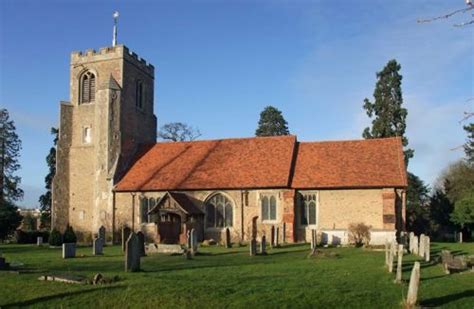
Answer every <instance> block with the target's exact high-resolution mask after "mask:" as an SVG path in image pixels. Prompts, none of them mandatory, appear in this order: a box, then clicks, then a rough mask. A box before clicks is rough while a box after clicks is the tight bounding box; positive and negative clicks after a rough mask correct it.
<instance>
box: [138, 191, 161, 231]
mask: <svg viewBox="0 0 474 309" xmlns="http://www.w3.org/2000/svg"><path fill="white" fill-rule="evenodd" d="M159 199H160V198H159V197H153V196H152V197H146V196H141V197H140V198H139V202H138V204H139V205H140V208H139V210H140V212H139V218H140V224H142V225H146V224H150V223H154V222H150V221H151V215H149V214H148V212H149V211H150V210H151V209H152V208H153V207H155V205H156V203H157V202H158V201H159ZM152 200H153V203H151V201H152ZM145 201H146V204H147V205H146V206H147V207H146V212H147V214H146V216H147V220H146V221H145V220H143V218H144V213H143V211H144V205H143V203H144V202H145Z"/></svg>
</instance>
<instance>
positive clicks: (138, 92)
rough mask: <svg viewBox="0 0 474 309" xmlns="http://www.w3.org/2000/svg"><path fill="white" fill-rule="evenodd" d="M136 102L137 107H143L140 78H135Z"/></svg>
mask: <svg viewBox="0 0 474 309" xmlns="http://www.w3.org/2000/svg"><path fill="white" fill-rule="evenodd" d="M135 96H136V98H135V99H136V102H135V104H136V105H137V107H138V108H143V82H142V81H141V80H137V88H136V94H135Z"/></svg>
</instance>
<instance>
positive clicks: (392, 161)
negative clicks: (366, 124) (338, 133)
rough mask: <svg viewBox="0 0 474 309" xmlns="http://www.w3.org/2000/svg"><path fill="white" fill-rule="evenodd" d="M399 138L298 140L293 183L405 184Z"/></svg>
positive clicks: (341, 185)
mask: <svg viewBox="0 0 474 309" xmlns="http://www.w3.org/2000/svg"><path fill="white" fill-rule="evenodd" d="M406 186H407V180H406V172H405V163H404V157H403V147H402V144H401V139H400V138H380V139H369V140H353V141H329V142H311V143H299V145H298V152H297V159H296V164H295V170H294V176H293V181H292V187H293V188H298V189H304V188H363V187H406Z"/></svg>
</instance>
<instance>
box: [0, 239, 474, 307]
mask: <svg viewBox="0 0 474 309" xmlns="http://www.w3.org/2000/svg"><path fill="white" fill-rule="evenodd" d="M441 249H449V250H452V251H453V253H454V254H474V244H473V243H470V244H450V243H433V244H432V249H431V254H432V257H433V259H434V260H436V258H437V256H438V255H439V253H440V251H441ZM0 251H1V252H2V254H3V256H4V257H6V259H7V261H8V262H14V263H16V262H19V263H23V264H24V265H23V267H22V268H23V269H24V270H25V273H20V274H14V273H10V272H5V271H0V308H11V307H20V306H33V307H44V308H46V307H47V308H50V307H81V308H97V307H108V308H123V307H127V308H138V307H140V308H143V307H150V308H151V307H159V308H164V307H168V308H169V307H171V308H178V307H179V308H182V307H187V308H223V307H233V308H261V307H264V308H276V307H296V308H299V307H306V308H307V307H316V306H317V307H320V308H326V307H330V308H334V307H337V308H344V307H345V308H400V307H401V306H402V299H403V297H404V296H405V295H406V292H407V286H408V284H407V282H405V283H403V284H401V285H400V284H395V283H393V280H394V278H395V274H389V273H388V272H387V271H386V270H385V268H384V259H385V258H384V253H383V252H375V251H371V250H365V249H356V248H324V249H323V248H322V249H321V255H320V256H319V257H316V258H308V253H309V251H310V250H309V245H306V244H301V245H288V246H285V247H283V248H279V249H269V254H268V255H267V256H254V257H250V256H249V254H248V247H242V248H232V249H225V248H222V247H207V248H201V249H200V251H201V254H200V255H198V256H196V257H194V259H193V260H185V258H184V257H183V256H169V255H151V256H147V257H144V258H142V265H141V266H142V269H143V270H142V271H141V272H138V273H125V272H124V271H123V268H124V262H123V261H124V258H123V254H122V251H121V248H120V247H119V246H113V247H111V246H108V247H105V248H104V255H103V256H100V257H95V256H92V255H91V254H92V248H90V247H80V248H79V249H78V251H77V255H78V256H80V255H84V257H77V258H74V259H68V260H63V259H61V250H60V249H50V248H47V247H42V248H38V247H36V246H34V245H13V244H9V245H0ZM415 260H417V258H415V257H414V256H411V255H408V256H407V255H406V256H404V267H403V279H404V280H405V281H408V279H409V276H410V271H411V267H412V266H413V262H414V261H415ZM26 270H27V271H26ZM99 272H100V273H102V274H103V275H104V276H106V277H110V276H114V275H118V276H119V277H120V280H119V281H118V282H115V283H112V284H109V285H97V286H93V285H75V284H65V283H59V282H49V281H48V282H45V281H39V280H37V278H38V277H39V276H41V275H43V274H76V275H85V276H88V277H92V276H93V275H94V274H96V273H99ZM418 299H419V304H420V305H422V306H427V307H434V306H440V307H443V308H473V307H474V272H465V273H457V274H452V275H445V274H444V272H443V271H442V267H441V265H440V264H435V263H433V262H432V263H425V262H421V286H420V290H419V294H418Z"/></svg>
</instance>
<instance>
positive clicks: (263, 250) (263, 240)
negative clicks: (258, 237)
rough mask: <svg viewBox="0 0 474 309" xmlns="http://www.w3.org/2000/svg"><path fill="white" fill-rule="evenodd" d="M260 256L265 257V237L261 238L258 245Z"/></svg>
mask: <svg viewBox="0 0 474 309" xmlns="http://www.w3.org/2000/svg"><path fill="white" fill-rule="evenodd" d="M260 254H261V255H266V254H267V238H266V237H265V235H263V236H262V241H261V243H260Z"/></svg>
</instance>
